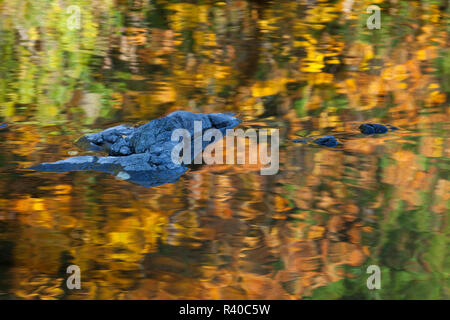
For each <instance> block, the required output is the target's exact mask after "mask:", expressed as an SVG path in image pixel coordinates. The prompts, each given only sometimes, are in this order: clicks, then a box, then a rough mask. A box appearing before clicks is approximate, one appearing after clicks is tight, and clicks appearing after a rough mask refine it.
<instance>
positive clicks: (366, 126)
mask: <svg viewBox="0 0 450 320" xmlns="http://www.w3.org/2000/svg"><path fill="white" fill-rule="evenodd" d="M359 130H360V131H361V133H364V134H366V135H369V134H381V133H386V132H388V131H389V130H391V131H395V130H399V128H397V127H395V126H391V125H388V126H385V125H383V124H376V123H363V124H362V125H360V126H359Z"/></svg>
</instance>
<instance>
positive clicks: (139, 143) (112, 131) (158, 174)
mask: <svg viewBox="0 0 450 320" xmlns="http://www.w3.org/2000/svg"><path fill="white" fill-rule="evenodd" d="M194 121H201V122H202V131H203V132H205V131H206V130H208V129H218V130H220V131H221V133H222V135H223V136H225V134H226V130H227V129H232V128H234V127H236V126H237V125H238V124H239V123H240V122H241V121H240V120H239V119H238V118H236V117H234V116H232V115H230V114H225V113H211V114H200V113H192V112H189V111H176V112H173V113H171V114H169V115H168V116H166V117H163V118H159V119H155V120H152V121H150V122H149V123H147V124H145V125H142V126H140V127H137V128H133V127H130V126H127V125H119V126H115V127H112V128H109V129H106V130H104V131H101V132H98V133H93V134H88V135H86V136H84V137H82V138H81V139H80V140H79V141H78V142H79V143H80V144H81V145H84V146H85V147H88V148H89V149H91V150H94V151H102V150H104V151H106V152H107V153H108V154H109V156H105V157H97V156H79V157H71V158H68V159H64V160H60V161H56V162H52V163H41V164H39V165H37V166H33V167H30V168H29V169H33V170H36V171H41V172H69V171H85V170H93V171H102V172H107V173H110V174H113V175H115V176H116V177H118V178H120V179H124V180H128V181H131V182H133V183H136V184H139V185H142V186H145V187H153V186H158V185H161V184H164V183H171V182H175V181H177V180H178V179H179V178H180V176H181V175H182V174H183V173H185V172H186V171H187V170H188V168H187V167H186V166H185V165H183V164H177V163H174V162H173V161H172V150H173V148H174V147H175V146H176V145H177V144H178V143H179V142H178V141H172V140H171V137H172V132H173V131H174V130H176V129H186V130H187V131H189V133H190V135H191V137H192V140H191V150H193V144H194V139H193V137H194ZM214 142H215V141H213V142H205V141H204V142H203V143H202V151H203V149H204V148H205V147H206V146H207V145H208V144H210V143H214ZM195 156H196V154H195V153H194V152H191V161H192V160H193V159H194V158H195Z"/></svg>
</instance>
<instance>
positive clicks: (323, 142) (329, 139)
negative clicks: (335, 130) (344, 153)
mask: <svg viewBox="0 0 450 320" xmlns="http://www.w3.org/2000/svg"><path fill="white" fill-rule="evenodd" d="M314 143H316V144H318V145H320V146H325V147H329V148H335V147H336V146H337V145H338V141H337V140H336V138H335V137H334V136H325V137H320V138H318V139H316V140H314Z"/></svg>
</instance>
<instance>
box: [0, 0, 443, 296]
mask: <svg viewBox="0 0 450 320" xmlns="http://www.w3.org/2000/svg"><path fill="white" fill-rule="evenodd" d="M344 3H345V6H348V5H349V2H347V1H337V2H334V1H321V2H317V3H314V4H311V3H310V2H303V1H297V2H293V1H277V2H270V1H269V2H259V1H258V2H257V1H230V2H227V3H210V2H206V3H205V4H202V5H195V4H190V3H183V2H181V3H173V2H171V1H152V2H151V3H150V2H147V1H144V2H139V1H135V2H133V3H132V4H124V3H122V2H120V6H114V3H113V2H105V3H103V4H102V5H101V6H96V7H92V6H91V5H90V4H87V3H86V4H85V5H83V8H82V10H83V11H82V12H83V21H82V26H83V27H82V30H81V31H77V30H67V29H66V28H65V26H66V18H67V17H66V14H65V10H63V8H61V7H60V6H61V4H60V3H59V2H58V1H50V2H48V4H47V3H46V4H29V5H27V6H25V7H24V6H23V5H22V4H23V1H20V0H12V1H8V2H7V3H4V4H3V7H2V9H1V11H0V14H1V17H2V19H0V21H1V22H0V26H1V27H0V28H1V34H2V37H1V40H0V47H1V51H0V52H1V54H2V64H1V65H0V70H1V73H2V75H4V76H3V77H2V79H1V80H0V111H1V123H7V124H8V126H7V127H4V128H3V127H2V128H0V137H1V139H0V181H1V183H0V195H1V196H0V298H6V299H9V298H25V299H55V298H56V299H78V298H79V299H88V298H100V299H130V298H133V299H163V298H169V299H179V298H210V299H219V298H227V299H233V298H236V299H244V298H253V299H258V298H261V299H265V298H269V299H270V298H276V299H278V298H279V299H300V298H310V297H312V298H365V299H372V298H384V299H388V298H392V299H400V298H448V288H447V287H446V282H445V276H446V274H447V273H448V270H447V269H446V260H445V258H446V256H447V247H446V243H447V239H448V228H447V227H445V226H446V219H447V217H448V211H449V207H448V203H449V196H448V195H449V194H450V192H449V191H450V184H449V181H448V158H449V154H450V150H449V147H448V145H449V143H448V142H449V138H448V134H447V132H448V130H449V126H448V116H449V114H448V93H449V86H448V80H447V79H448V77H449V74H448V68H447V67H446V66H447V65H448V61H449V50H448V48H447V44H446V43H447V42H446V41H447V39H448V30H446V29H445V21H446V19H448V5H447V6H445V5H441V6H439V5H436V4H434V3H433V2H429V3H428V2H419V1H408V2H406V1H399V2H398V3H397V4H395V5H392V4H387V3H384V2H380V3H379V5H380V6H381V7H382V8H383V11H382V12H383V13H382V28H381V29H380V30H378V31H374V30H368V29H366V28H365V19H366V18H367V15H366V14H365V9H366V6H367V5H368V4H366V3H365V2H364V1H362V2H353V5H352V6H351V8H347V7H346V9H345V11H344V9H343V6H344ZM43 15H45V17H46V18H45V19H44V18H43ZM30 17H32V18H30ZM180 109H188V110H191V111H193V112H203V113H208V112H224V111H235V112H238V116H239V117H240V118H242V119H244V120H245V121H244V123H243V126H244V128H245V127H252V128H269V129H270V128H277V129H280V141H281V143H282V146H281V149H280V161H281V163H280V172H279V174H277V175H275V176H261V175H260V174H259V168H258V167H257V166H244V165H221V166H218V165H217V166H202V167H198V168H195V170H192V171H191V172H190V173H189V175H185V176H183V177H182V178H181V179H180V180H179V181H178V182H176V183H174V184H166V185H162V186H158V187H155V188H152V189H146V188H143V187H140V186H137V185H131V184H129V183H127V182H125V181H120V180H117V179H115V178H114V177H112V176H109V175H107V174H104V173H97V172H96V173H92V172H89V173H88V172H71V173H64V174H61V175H49V174H43V173H30V172H28V171H25V170H21V168H25V167H29V166H31V165H33V164H35V163H41V162H52V161H56V160H58V159H61V158H65V157H67V156H73V155H76V154H77V153H79V152H80V150H79V149H77V147H76V146H74V145H73V142H74V141H75V140H76V139H77V138H79V137H80V136H81V135H83V134H85V133H91V132H93V131H95V130H97V129H105V128H107V127H110V126H113V125H117V124H120V123H125V122H126V123H135V124H142V123H145V122H148V120H150V119H154V118H157V117H159V116H162V115H165V114H167V113H169V112H170V111H173V110H180ZM362 122H373V123H390V124H392V125H395V126H398V127H400V128H402V130H401V131H399V132H395V133H392V134H390V133H389V134H385V135H379V136H378V135H377V136H370V137H364V138H363V137H358V136H353V134H357V133H358V129H357V128H358V126H359V125H360V124H361V123H362ZM328 134H334V135H335V136H336V137H337V138H338V139H339V140H340V141H343V144H342V146H338V147H337V148H336V149H334V150H331V149H326V148H323V147H320V146H315V145H313V144H295V143H292V140H293V139H294V138H297V137H299V136H306V137H310V136H323V135H328ZM70 264H76V265H78V266H80V268H81V271H82V289H81V290H77V291H75V290H68V289H67V288H66V286H65V279H66V277H67V274H66V273H65V272H66V268H67V266H68V265H70ZM371 264H376V265H379V266H380V267H381V270H382V289H381V290H379V291H377V292H373V291H369V290H367V287H366V277H367V275H366V273H365V271H366V268H367V266H368V265H371Z"/></svg>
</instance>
